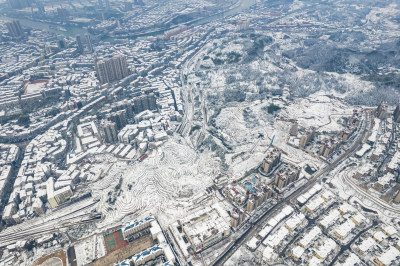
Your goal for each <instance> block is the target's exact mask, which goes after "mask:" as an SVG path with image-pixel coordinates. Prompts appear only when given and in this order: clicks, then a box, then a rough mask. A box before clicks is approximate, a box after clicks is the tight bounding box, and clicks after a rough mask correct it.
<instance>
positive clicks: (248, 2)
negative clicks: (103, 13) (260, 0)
mask: <svg viewBox="0 0 400 266" xmlns="http://www.w3.org/2000/svg"><path fill="white" fill-rule="evenodd" d="M238 2H240V3H239V4H237V5H236V7H233V8H231V9H229V10H228V11H223V12H220V13H218V14H215V15H211V16H209V17H206V18H200V19H198V20H194V21H190V22H188V23H187V25H188V26H189V25H190V26H197V25H201V24H206V23H209V22H212V21H215V20H218V19H222V18H225V17H229V16H233V15H236V14H238V13H240V12H242V11H243V10H245V9H247V8H249V7H251V6H252V5H254V4H255V3H256V0H239V1H238ZM14 19H15V18H11V17H7V16H5V15H4V14H1V15H0V21H1V20H2V21H11V20H14ZM18 20H19V21H20V23H21V25H22V26H25V27H31V28H34V29H41V30H47V31H49V32H53V33H56V34H60V35H64V36H67V37H75V36H76V35H78V34H79V35H85V34H87V33H88V31H87V30H86V29H84V28H82V27H78V26H72V25H69V26H65V25H63V26H59V25H57V24H53V23H48V22H40V21H36V20H32V19H28V18H18ZM60 28H64V29H65V30H66V31H64V30H61V29H60ZM164 31H165V30H161V31H160V30H156V31H154V32H148V33H145V34H138V35H137V36H146V35H147V36H148V35H158V34H162V33H163V32H164ZM107 40H111V39H110V38H107Z"/></svg>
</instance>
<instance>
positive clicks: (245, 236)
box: [211, 112, 370, 265]
mask: <svg viewBox="0 0 400 266" xmlns="http://www.w3.org/2000/svg"><path fill="white" fill-rule="evenodd" d="M369 119H370V116H369V115H368V114H367V112H366V113H365V120H367V122H365V121H364V123H363V124H362V125H361V130H360V134H359V136H358V137H357V139H356V140H355V141H354V143H353V145H352V146H351V147H350V148H349V149H348V150H347V151H346V152H345V153H343V154H342V155H341V156H340V157H339V158H337V159H336V160H335V161H334V162H332V163H331V164H329V165H328V166H326V167H325V168H323V169H321V170H319V171H318V172H316V173H314V175H313V176H312V177H311V178H310V179H309V181H308V182H307V183H305V184H304V185H302V186H301V187H299V188H298V189H297V190H296V191H295V192H294V193H292V194H290V195H289V196H287V197H286V198H284V199H283V200H281V201H280V202H278V203H277V204H275V205H274V206H273V207H271V208H270V209H268V210H267V211H266V212H265V213H264V214H262V215H261V216H260V217H258V218H256V220H255V221H254V222H253V223H252V226H250V227H248V228H247V229H246V230H245V231H244V232H243V233H242V234H241V235H240V236H239V237H238V238H237V239H236V240H234V241H233V242H232V243H231V244H230V245H229V246H228V248H227V249H225V250H224V251H223V252H222V254H221V255H220V256H219V257H218V258H217V259H216V260H214V262H213V263H212V264H211V265H224V264H225V263H226V261H227V260H228V259H229V258H230V257H231V256H232V255H233V254H234V253H235V252H236V251H237V250H238V249H239V247H241V246H242V245H244V244H245V243H247V242H248V241H249V240H250V239H251V238H252V237H253V236H254V235H255V233H256V232H257V231H258V229H259V228H260V227H261V225H263V224H264V223H265V222H266V221H267V220H268V219H269V218H270V217H271V215H270V214H274V213H277V212H279V211H280V210H281V209H282V208H283V207H284V206H285V205H286V204H289V203H290V202H291V201H292V200H294V199H296V198H297V197H298V196H300V195H301V194H303V193H305V192H306V191H308V190H309V189H310V188H311V187H312V186H314V184H315V183H316V182H317V181H319V179H320V178H321V177H322V176H324V175H325V174H326V173H328V172H330V171H331V170H332V169H334V168H336V167H337V166H338V165H339V164H341V163H342V162H343V161H344V160H345V159H347V158H348V157H350V156H352V155H353V154H354V153H355V152H356V151H357V150H358V149H359V147H360V146H361V144H362V143H363V141H364V139H365V137H366V135H367V134H368V133H369V130H370V127H367V124H368V125H369V124H370V121H369Z"/></svg>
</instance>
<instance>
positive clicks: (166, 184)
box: [92, 137, 220, 227]
mask: <svg viewBox="0 0 400 266" xmlns="http://www.w3.org/2000/svg"><path fill="white" fill-rule="evenodd" d="M180 140H181V139H180V138H178V137H177V138H175V139H171V140H169V141H168V142H167V143H166V144H165V145H163V146H162V147H160V148H158V149H157V150H154V151H153V152H151V154H149V157H148V158H146V159H145V160H144V161H143V162H137V161H135V162H126V161H116V162H115V163H114V164H113V166H112V167H111V169H110V170H109V173H108V175H106V176H105V177H104V178H103V179H101V180H99V181H97V182H95V183H93V185H92V189H93V193H94V194H95V195H101V202H100V204H99V210H100V211H101V212H102V213H103V215H104V220H103V221H102V222H100V223H99V224H98V226H99V227H107V226H108V225H111V224H115V223H119V222H121V221H125V220H126V221H128V220H130V219H132V217H135V218H134V219H137V217H138V216H143V215H147V214H149V213H152V214H153V215H156V217H157V219H158V220H159V221H160V223H161V224H163V225H168V224H170V223H172V222H174V221H176V219H179V218H182V217H185V216H186V214H187V210H188V209H190V208H191V207H192V203H191V202H190V201H191V200H193V199H194V198H196V197H198V196H199V195H201V194H203V193H205V188H207V187H208V186H211V185H212V181H213V179H214V178H216V177H217V176H218V175H219V174H220V171H219V164H218V162H217V161H216V160H213V159H212V158H211V154H207V153H205V154H198V153H196V152H195V151H194V150H193V149H191V148H189V147H188V146H186V145H183V144H180V143H179V141H180ZM120 178H122V185H121V192H120V193H118V192H117V191H116V189H115V186H116V185H117V184H118V182H119V180H120ZM112 193H118V196H117V197H116V201H115V203H113V204H110V203H109V202H107V200H108V198H109V194H112Z"/></svg>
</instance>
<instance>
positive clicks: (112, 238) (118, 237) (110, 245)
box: [104, 230, 128, 254]
mask: <svg viewBox="0 0 400 266" xmlns="http://www.w3.org/2000/svg"><path fill="white" fill-rule="evenodd" d="M104 242H105V244H106V249H107V254H109V253H111V252H113V251H115V250H118V249H120V248H123V247H125V246H127V245H128V241H126V240H124V237H123V236H122V231H121V230H118V231H116V232H113V233H111V234H108V235H105V236H104Z"/></svg>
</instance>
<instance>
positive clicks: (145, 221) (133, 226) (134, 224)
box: [122, 216, 154, 232]
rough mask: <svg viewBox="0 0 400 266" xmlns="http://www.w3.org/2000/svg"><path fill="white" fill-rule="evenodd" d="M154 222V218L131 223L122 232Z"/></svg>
mask: <svg viewBox="0 0 400 266" xmlns="http://www.w3.org/2000/svg"><path fill="white" fill-rule="evenodd" d="M153 220H154V218H153V217H151V216H150V217H146V218H144V219H143V220H140V221H137V222H131V223H130V224H129V225H127V226H126V227H125V228H124V229H123V230H122V231H124V232H126V231H127V230H130V229H132V228H135V227H137V226H139V225H142V224H144V223H147V222H151V221H153Z"/></svg>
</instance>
